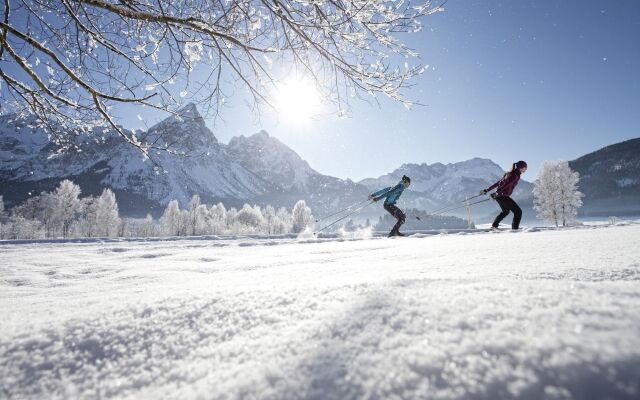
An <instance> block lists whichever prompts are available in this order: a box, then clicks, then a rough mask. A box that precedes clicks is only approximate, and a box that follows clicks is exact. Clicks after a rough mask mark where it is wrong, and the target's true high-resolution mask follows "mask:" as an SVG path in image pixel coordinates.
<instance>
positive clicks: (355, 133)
mask: <svg viewBox="0 0 640 400" xmlns="http://www.w3.org/2000/svg"><path fill="white" fill-rule="evenodd" d="M423 22H424V25H425V29H424V30H423V32H421V33H419V34H414V35H410V36H408V39H407V43H408V44H409V45H410V46H412V47H413V48H415V49H416V50H418V52H419V53H420V54H421V60H422V62H423V63H424V64H428V65H430V69H429V70H428V71H427V72H426V73H425V74H424V75H423V76H421V77H419V78H417V79H416V80H415V81H414V82H413V83H414V84H415V86H414V87H413V88H412V89H411V90H408V91H406V92H405V94H406V96H407V97H408V98H409V99H411V100H416V101H419V102H420V103H423V104H425V105H426V106H424V107H414V108H412V109H411V110H407V109H405V108H404V106H402V105H401V104H398V103H393V102H391V101H388V100H382V101H381V103H380V105H379V106H378V105H375V104H374V105H372V104H367V103H364V102H357V101H356V102H352V104H351V106H352V111H351V113H350V115H349V117H348V118H345V119H338V118H337V117H335V116H332V115H330V114H328V115H324V116H320V117H317V118H315V119H314V120H312V121H308V122H306V123H304V124H290V123H288V122H287V121H280V120H278V118H275V117H274V116H273V115H272V114H273V113H269V112H268V111H267V112H265V113H263V114H262V116H261V118H260V119H258V118H256V117H255V116H254V115H252V111H251V110H250V109H249V108H248V107H247V106H246V105H245V101H246V99H245V98H243V96H242V94H241V93H243V91H242V90H235V93H236V95H235V96H234V97H232V98H231V99H229V103H228V107H226V108H224V111H223V112H224V114H223V120H218V121H214V120H213V119H209V120H207V123H208V125H209V127H210V128H212V130H213V132H214V134H215V135H216V137H217V138H218V139H219V140H220V141H222V142H223V143H227V142H228V141H229V139H230V138H231V137H233V136H237V135H240V134H244V135H250V134H252V133H255V132H257V131H259V130H261V129H265V130H267V131H268V132H269V133H270V134H271V135H272V136H275V137H277V138H278V139H280V140H281V141H282V142H284V143H286V144H287V145H289V146H290V147H291V148H293V149H294V150H295V151H296V152H298V154H300V156H302V157H303V158H304V159H306V160H307V161H309V163H310V165H311V166H312V167H313V168H315V169H316V170H318V171H320V172H321V173H324V174H329V175H333V176H337V177H341V178H351V179H354V180H360V179H363V178H366V177H377V176H379V175H382V174H385V173H388V172H390V171H392V170H393V169H395V168H397V167H399V166H400V165H401V164H403V163H423V162H426V163H434V162H443V163H448V162H457V161H462V160H466V159H469V158H472V157H485V158H490V159H492V160H494V161H496V162H497V163H499V164H500V165H501V166H502V167H503V168H505V169H506V168H508V167H509V166H510V164H511V163H512V162H514V161H517V160H520V159H523V160H526V161H527V162H529V165H530V170H529V172H528V173H527V176H525V178H526V179H528V180H533V179H535V176H536V175H537V172H538V170H539V167H540V165H541V163H542V162H543V161H545V160H559V159H565V160H570V159H574V158H576V157H578V156H581V155H584V154H586V153H588V152H591V151H594V150H597V149H599V148H601V147H603V146H606V145H608V144H612V143H616V142H619V141H622V140H626V139H630V138H635V137H640V110H638V108H639V106H640V76H639V73H638V72H639V71H640V40H639V39H638V38H640V1H636V0H619V1H610V2H605V1H593V0H582V1H577V0H557V1H552V0H544V1H519V0H511V1H506V0H505V1H500V0H450V1H449V2H448V3H447V4H446V6H445V12H441V13H437V14H435V15H433V16H430V17H427V18H425V19H424V21H423ZM138 114H141V115H142V117H143V119H145V121H143V122H144V123H146V125H147V126H149V125H151V124H153V123H155V122H157V120H158V119H159V118H160V116H159V115H153V114H151V113H149V112H141V110H140V109H131V108H125V109H123V108H120V109H119V111H118V112H117V117H118V121H119V122H120V123H121V124H122V125H124V126H126V127H128V128H142V127H143V122H141V121H140V120H139V119H138V117H137V116H138ZM214 123H215V124H214Z"/></svg>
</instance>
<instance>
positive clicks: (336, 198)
mask: <svg viewBox="0 0 640 400" xmlns="http://www.w3.org/2000/svg"><path fill="white" fill-rule="evenodd" d="M226 150H227V153H228V154H229V156H230V157H232V158H233V159H234V160H237V162H238V163H240V164H241V165H242V166H243V167H245V168H246V169H248V170H249V171H251V172H253V173H254V174H256V175H257V176H260V177H261V178H262V179H264V180H266V181H268V182H269V183H271V185H272V187H271V189H270V190H269V191H268V192H267V193H266V194H265V195H263V196H260V197H258V198H257V200H258V201H259V202H262V203H271V204H280V205H285V206H288V207H290V206H292V205H293V203H294V202H295V201H297V200H299V199H305V200H306V201H307V203H308V204H309V205H310V206H311V208H312V209H313V210H314V211H315V212H319V213H321V214H322V213H326V212H329V211H332V210H335V209H336V208H343V207H346V206H347V205H350V204H352V203H354V202H357V201H360V200H362V199H366V198H367V195H368V194H369V191H368V190H367V188H366V187H364V186H362V185H359V184H357V183H355V182H353V181H351V180H350V179H346V180H343V179H339V178H335V177H332V176H327V175H323V174H321V173H319V172H317V171H316V170H314V169H313V168H311V167H310V166H309V164H308V163H307V162H306V161H305V160H303V159H302V158H301V157H300V156H299V155H298V154H297V153H296V152H295V151H293V150H292V149H291V148H289V147H288V146H286V145H285V144H284V143H282V142H280V141H279V140H278V139H276V138H274V137H273V136H270V135H269V134H268V133H267V132H266V131H260V132H258V133H256V134H254V135H251V136H249V137H245V136H244V135H242V136H239V137H234V138H232V139H231V140H230V141H229V145H228V146H227V147H226Z"/></svg>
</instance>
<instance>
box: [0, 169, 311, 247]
mask: <svg viewBox="0 0 640 400" xmlns="http://www.w3.org/2000/svg"><path fill="white" fill-rule="evenodd" d="M80 194H81V190H80V187H79V186H78V185H76V184H75V183H73V182H71V181H69V180H64V181H62V182H61V183H60V185H59V186H58V187H57V188H56V189H55V190H54V191H52V192H42V193H41V194H40V195H37V196H34V197H31V198H29V199H28V200H27V201H25V202H24V203H22V204H20V205H18V206H16V207H13V208H12V209H11V210H10V212H7V211H6V210H5V208H4V202H3V200H2V196H0V239H44V238H91V237H157V236H190V235H238V234H245V235H246V234H267V235H277V234H286V233H299V232H302V231H304V230H305V229H306V228H307V227H308V226H309V225H310V224H311V222H312V221H313V215H312V213H311V209H310V208H309V207H307V205H306V203H305V201H304V200H300V201H298V202H297V203H296V204H295V206H294V207H293V209H292V211H291V212H289V211H288V210H287V209H286V208H284V207H281V208H279V209H276V208H275V207H273V206H266V207H264V208H262V207H260V206H257V205H254V206H252V205H249V204H245V205H244V206H243V207H242V208H241V209H239V210H238V209H236V208H230V209H226V207H225V206H224V204H222V203H218V204H212V205H207V204H202V203H201V201H200V197H199V196H198V195H194V196H193V197H192V198H191V201H190V202H189V206H188V208H187V209H185V210H182V209H180V206H179V204H178V202H177V201H176V200H173V201H171V202H169V204H168V205H167V207H166V208H165V210H164V213H163V214H162V216H161V217H160V218H159V219H158V220H154V218H153V217H152V216H151V215H150V214H147V217H146V218H144V219H142V220H141V219H131V218H122V217H120V215H119V210H118V203H117V201H116V197H115V195H114V193H113V192H112V191H111V190H110V189H104V190H103V192H102V194H101V195H100V196H97V197H92V196H88V197H82V198H81V197H80Z"/></svg>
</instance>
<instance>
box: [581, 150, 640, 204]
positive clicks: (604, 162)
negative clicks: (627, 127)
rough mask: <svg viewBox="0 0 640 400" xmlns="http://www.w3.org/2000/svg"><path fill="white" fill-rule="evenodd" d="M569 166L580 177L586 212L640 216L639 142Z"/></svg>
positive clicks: (593, 155)
mask: <svg viewBox="0 0 640 400" xmlns="http://www.w3.org/2000/svg"><path fill="white" fill-rule="evenodd" d="M569 166H570V167H571V168H572V169H573V170H575V171H577V172H578V173H580V183H579V186H580V190H581V191H582V192H583V193H584V194H585V198H584V207H583V210H582V211H583V212H585V213H587V214H593V215H603V214H604V215H611V214H614V213H620V212H621V213H623V214H628V215H638V214H640V138H639V139H632V140H627V141H624V142H621V143H616V144H613V145H611V146H607V147H604V148H602V149H600V150H597V151H594V152H592V153H589V154H587V155H585V156H583V157H580V158H578V159H576V160H574V161H570V162H569Z"/></svg>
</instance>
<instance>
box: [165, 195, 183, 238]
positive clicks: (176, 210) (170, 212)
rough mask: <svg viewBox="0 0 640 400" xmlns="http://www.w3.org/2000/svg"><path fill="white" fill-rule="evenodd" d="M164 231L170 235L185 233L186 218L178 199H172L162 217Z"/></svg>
mask: <svg viewBox="0 0 640 400" xmlns="http://www.w3.org/2000/svg"><path fill="white" fill-rule="evenodd" d="M160 226H161V228H162V231H163V232H164V233H165V234H167V235H169V236H180V235H183V234H184V233H183V232H184V218H183V216H182V212H181V211H180V206H179V205H178V201H177V200H171V201H170V202H169V204H168V205H167V208H166V209H165V210H164V213H163V214H162V217H160Z"/></svg>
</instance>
